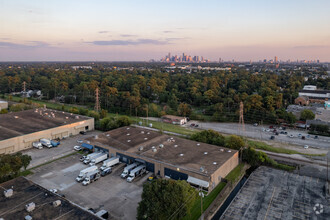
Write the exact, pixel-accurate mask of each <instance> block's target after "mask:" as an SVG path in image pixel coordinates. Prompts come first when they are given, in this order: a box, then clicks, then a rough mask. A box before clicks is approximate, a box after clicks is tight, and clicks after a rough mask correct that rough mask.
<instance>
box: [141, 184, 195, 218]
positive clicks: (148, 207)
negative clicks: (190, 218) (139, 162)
mask: <svg viewBox="0 0 330 220" xmlns="http://www.w3.org/2000/svg"><path fill="white" fill-rule="evenodd" d="M197 197H198V192H197V190H195V189H194V188H193V187H191V186H190V185H189V184H188V183H187V182H186V181H184V180H178V181H175V180H171V179H169V180H167V179H157V180H155V181H153V182H151V183H148V184H144V185H143V192H142V201H141V202H140V203H139V206H138V214H137V219H158V220H163V219H164V220H167V219H182V218H183V217H184V216H186V215H187V214H189V210H190V209H191V207H192V205H193V204H194V202H195V200H196V198H197Z"/></svg>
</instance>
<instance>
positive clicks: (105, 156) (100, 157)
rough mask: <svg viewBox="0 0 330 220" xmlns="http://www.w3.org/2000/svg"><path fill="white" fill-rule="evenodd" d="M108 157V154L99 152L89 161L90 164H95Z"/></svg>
mask: <svg viewBox="0 0 330 220" xmlns="http://www.w3.org/2000/svg"><path fill="white" fill-rule="evenodd" d="M106 159H108V154H105V153H103V154H100V155H98V156H97V157H95V158H94V159H92V160H91V162H90V163H89V165H90V166H94V165H95V164H98V163H100V162H102V161H104V160H106Z"/></svg>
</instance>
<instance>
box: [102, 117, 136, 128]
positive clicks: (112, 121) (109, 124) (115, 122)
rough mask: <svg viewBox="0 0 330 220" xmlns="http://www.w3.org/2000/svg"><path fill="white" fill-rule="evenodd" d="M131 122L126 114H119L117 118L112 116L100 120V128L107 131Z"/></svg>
mask: <svg viewBox="0 0 330 220" xmlns="http://www.w3.org/2000/svg"><path fill="white" fill-rule="evenodd" d="M131 123H132V121H131V119H130V118H129V117H127V116H120V117H119V118H118V119H116V118H114V117H107V118H103V119H102V120H100V125H99V126H100V130H102V131H109V130H112V129H116V128H119V127H124V126H129V125H130V124H131Z"/></svg>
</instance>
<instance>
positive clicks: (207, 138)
mask: <svg viewBox="0 0 330 220" xmlns="http://www.w3.org/2000/svg"><path fill="white" fill-rule="evenodd" d="M191 139H192V140H194V141H200V142H203V143H208V144H214V145H217V146H224V145H225V138H224V137H223V136H222V135H221V134H220V133H218V132H216V131H214V130H205V131H201V132H198V133H195V134H193V135H192V136H191Z"/></svg>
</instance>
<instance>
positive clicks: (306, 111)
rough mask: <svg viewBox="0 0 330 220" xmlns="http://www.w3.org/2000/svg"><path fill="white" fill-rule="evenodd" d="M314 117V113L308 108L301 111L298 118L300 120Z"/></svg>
mask: <svg viewBox="0 0 330 220" xmlns="http://www.w3.org/2000/svg"><path fill="white" fill-rule="evenodd" d="M314 118H315V114H314V113H313V112H312V111H311V110H309V109H304V110H303V111H302V112H301V113H300V119H301V120H304V121H306V120H313V119H314Z"/></svg>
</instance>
